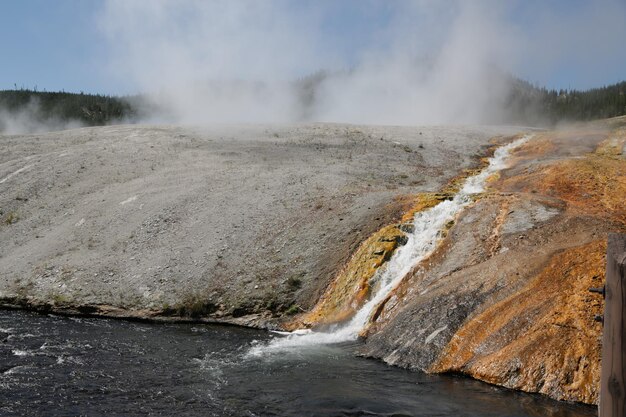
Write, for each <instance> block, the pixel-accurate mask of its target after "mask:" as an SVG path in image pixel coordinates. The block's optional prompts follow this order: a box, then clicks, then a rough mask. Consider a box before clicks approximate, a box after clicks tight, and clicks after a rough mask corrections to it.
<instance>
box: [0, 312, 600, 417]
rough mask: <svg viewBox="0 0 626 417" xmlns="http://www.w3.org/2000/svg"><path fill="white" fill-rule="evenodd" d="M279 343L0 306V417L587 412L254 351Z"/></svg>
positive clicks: (476, 386) (451, 383) (479, 386)
mask: <svg viewBox="0 0 626 417" xmlns="http://www.w3.org/2000/svg"><path fill="white" fill-rule="evenodd" d="M279 337H281V336H280V335H276V334H272V333H268V332H263V331H260V330H253V329H245V328H238V327H230V326H216V325H205V324H162V323H160V324H155V323H144V322H131V321H121V320H113V319H99V318H82V317H64V316H56V315H41V314H36V313H31V312H25V311H10V310H4V311H2V310H0V415H2V416H79V415H85V416H104V415H106V416H143V415H153V416H161V415H163V416H173V415H190V416H194V415H198V416H378V415H380V416H481V417H489V416H502V417H504V416H520V417H521V416H558V417H583V416H595V415H596V409H595V407H590V406H582V405H576V404H568V403H560V402H557V401H553V400H550V399H548V398H545V397H542V396H538V395H530V394H524V393H519V392H513V391H510V390H506V389H503V388H497V387H494V386H490V385H487V384H484V383H480V382H477V381H473V380H470V379H467V378H462V377H456V376H435V375H426V374H423V373H421V372H412V371H407V370H403V369H399V368H395V367H391V366H387V365H385V364H383V363H380V362H378V361H374V360H369V359H364V358H360V357H358V356H356V355H355V354H354V353H355V349H356V348H357V347H358V342H351V343H343V344H330V345H312V346H299V347H294V348H293V349H291V350H283V351H281V352H280V353H278V354H277V353H272V352H269V353H267V354H264V355H258V354H255V355H251V354H250V352H251V350H254V348H255V347H258V346H259V345H266V344H267V343H268V342H269V341H270V339H273V338H279Z"/></svg>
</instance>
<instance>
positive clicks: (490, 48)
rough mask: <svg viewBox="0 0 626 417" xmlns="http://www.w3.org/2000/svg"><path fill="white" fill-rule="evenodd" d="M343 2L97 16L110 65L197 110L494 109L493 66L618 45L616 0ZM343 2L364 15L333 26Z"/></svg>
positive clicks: (161, 102) (157, 6) (132, 7)
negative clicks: (573, 0) (557, 7)
mask: <svg viewBox="0 0 626 417" xmlns="http://www.w3.org/2000/svg"><path fill="white" fill-rule="evenodd" d="M341 3H342V2H334V1H323V0H322V1H317V2H312V1H311V2H287V1H280V0H278V1H227V0H224V1H210V2H209V1H200V0H197V1H196V0H190V1H185V2H177V1H169V0H154V1H150V2H146V1H140V0H109V1H106V2H105V3H104V6H103V9H102V10H101V13H100V15H99V27H100V29H101V30H102V32H103V34H104V36H105V39H106V40H107V45H108V49H109V54H110V58H111V59H110V63H111V64H110V70H111V71H112V73H114V74H116V75H117V77H119V79H120V80H124V81H125V82H126V84H127V85H128V86H132V88H135V89H137V90H139V91H143V92H149V98H150V101H151V102H152V103H151V104H152V105H153V106H157V107H159V108H160V109H161V110H162V112H161V116H157V115H155V116H154V117H155V118H157V119H158V118H159V117H160V118H163V117H164V115H167V116H168V118H169V119H170V121H174V122H179V123H193V124H202V123H213V122H293V121H300V120H316V121H337V122H353V123H373V124H432V123H484V122H499V121H501V120H504V119H505V116H506V115H505V114H503V112H504V111H505V110H504V109H503V102H504V100H505V98H506V96H507V93H508V89H509V84H508V82H507V77H505V76H502V74H507V73H511V74H516V75H517V74H521V75H522V76H523V75H524V74H541V73H542V72H543V73H549V72H550V71H551V70H554V68H555V67H556V66H558V65H560V64H562V63H571V65H572V66H576V68H577V69H578V70H580V71H589V72H592V71H595V70H597V69H598V68H600V67H601V66H603V65H604V66H606V65H610V64H611V62H612V61H611V56H612V54H611V53H607V51H614V53H615V54H619V53H620V52H621V53H624V50H623V48H624V47H623V45H622V42H623V39H626V6H625V5H624V3H623V2H620V1H619V0H611V1H603V2H595V3H593V4H592V3H591V2H590V3H579V2H577V6H578V7H577V8H576V9H577V10H578V11H577V12H575V13H574V12H572V13H570V14H568V15H555V14H554V12H552V11H551V10H550V9H549V8H547V7H546V6H545V5H544V3H543V2H540V1H533V2H522V1H514V2H507V4H506V5H503V4H502V3H503V2H496V1H489V0H486V1H472V2H469V1H449V2H441V1H406V2H393V3H392V5H390V3H388V2H382V1H380V2H377V1H373V0H371V1H360V2H354V3H350V4H351V5H352V9H350V8H349V7H348V8H346V7H345V3H344V5H342V4H341ZM359 6H360V7H359ZM352 13H357V14H359V16H360V17H361V19H360V21H361V22H369V23H370V26H369V27H365V28H360V29H359V30H350V28H344V27H341V26H340V25H341V24H344V23H345V21H346V20H345V19H343V20H342V18H341V16H342V15H343V16H344V17H345V16H349V15H350V14H352ZM368 13H369V15H368ZM516 14H517V15H516ZM513 15H516V17H517V18H516V19H513V18H512V16H513ZM381 22H382V23H381ZM514 22H517V23H514ZM522 26H523V27H522ZM607 28H610V29H607ZM357 34H358V35H359V36H360V38H359V39H351V40H347V39H346V38H347V37H348V36H355V35H357ZM583 57H584V59H583ZM607 57H608V58H607ZM307 76H308V77H307ZM298 80H299V81H298ZM531 81H533V80H532V79H531Z"/></svg>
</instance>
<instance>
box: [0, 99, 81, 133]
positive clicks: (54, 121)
mask: <svg viewBox="0 0 626 417" xmlns="http://www.w3.org/2000/svg"><path fill="white" fill-rule="evenodd" d="M44 113H45V112H43V111H42V109H41V105H40V104H39V100H38V99H37V98H36V97H32V98H31V99H30V100H29V101H28V103H27V104H26V105H25V106H23V107H20V108H17V109H14V110H9V109H6V108H2V107H0V134H5V135H15V134H23V133H42V132H50V131H55V130H65V129H74V128H78V127H82V126H83V124H82V123H81V122H80V121H78V120H63V119H61V118H59V117H55V116H48V115H44Z"/></svg>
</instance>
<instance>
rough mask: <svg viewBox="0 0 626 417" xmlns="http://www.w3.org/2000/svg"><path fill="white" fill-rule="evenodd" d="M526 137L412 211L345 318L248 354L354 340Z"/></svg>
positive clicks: (254, 349) (280, 339)
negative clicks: (370, 289)
mask: <svg viewBox="0 0 626 417" xmlns="http://www.w3.org/2000/svg"><path fill="white" fill-rule="evenodd" d="M529 138H530V137H529V136H524V137H522V138H520V139H517V140H515V141H513V142H511V143H509V144H507V145H504V146H501V147H499V148H498V149H496V151H495V152H494V155H493V157H491V158H489V163H488V165H487V167H486V168H484V169H483V170H482V171H481V172H480V173H478V174H476V175H473V176H471V177H468V178H467V179H466V180H465V182H464V184H463V186H462V187H461V189H460V190H459V192H458V193H457V194H456V195H455V196H454V197H453V198H452V199H451V200H445V201H442V202H441V203H439V204H437V205H436V206H434V207H431V208H429V209H427V210H424V211H421V212H418V213H416V214H415V217H414V218H413V225H414V230H413V232H412V233H409V234H408V241H407V243H406V245H404V246H401V247H399V248H398V249H396V251H395V252H394V254H393V256H392V257H391V259H389V261H387V263H385V264H384V265H383V266H381V267H380V268H379V269H378V271H377V272H376V274H375V275H374V277H373V281H375V282H376V286H375V287H376V288H377V290H375V292H374V294H373V295H372V296H371V298H370V299H369V300H368V301H367V302H366V303H365V304H363V306H362V307H361V308H360V309H359V310H358V311H357V312H356V314H355V315H354V316H353V317H352V318H351V319H350V320H349V321H347V322H345V323H339V324H336V325H334V326H331V327H330V328H329V329H327V330H325V331H320V332H314V331H311V330H296V331H294V332H291V333H286V335H285V336H284V337H279V338H275V339H273V340H272V341H270V342H269V343H267V344H264V345H258V346H254V347H253V348H252V349H251V350H250V352H249V355H253V356H257V355H262V354H264V353H269V352H272V351H283V350H285V349H289V348H293V347H298V346H309V345H320V344H330V343H340V342H347V341H351V340H356V339H357V338H358V336H359V333H360V332H361V330H363V329H364V328H365V327H366V326H367V324H368V322H369V320H370V316H371V314H372V312H373V311H374V310H375V309H376V307H377V306H378V305H379V304H380V303H381V302H382V301H383V300H385V298H387V296H388V295H389V294H390V293H391V292H392V291H393V290H394V288H396V287H397V286H398V284H400V282H401V281H402V279H403V278H404V277H405V276H406V275H407V274H408V273H409V272H410V271H411V269H412V268H413V267H414V266H415V265H417V264H418V263H419V262H420V261H422V260H423V259H425V258H426V257H428V256H429V255H430V254H431V253H433V251H434V250H435V249H436V248H437V245H438V244H439V242H440V241H441V239H442V238H443V231H444V229H445V226H446V224H447V223H448V222H450V221H452V220H454V219H455V218H456V216H457V215H458V214H459V213H460V212H461V211H462V210H463V208H465V207H466V206H468V205H469V204H470V203H471V202H472V196H473V195H475V194H479V193H482V192H483V191H484V190H485V186H486V183H487V179H488V178H489V177H490V176H491V175H493V174H494V173H496V172H498V171H500V170H501V169H503V168H506V159H507V157H508V156H509V153H510V152H511V150H512V149H514V148H516V147H518V146H519V145H521V144H522V143H524V142H526V141H527V140H528V139H529Z"/></svg>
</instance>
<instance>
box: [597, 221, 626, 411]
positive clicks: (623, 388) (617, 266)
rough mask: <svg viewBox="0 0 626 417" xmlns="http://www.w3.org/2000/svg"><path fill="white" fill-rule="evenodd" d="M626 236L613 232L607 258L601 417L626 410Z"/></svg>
mask: <svg viewBox="0 0 626 417" xmlns="http://www.w3.org/2000/svg"><path fill="white" fill-rule="evenodd" d="M625 334H626V235H623V234H615V233H612V234H610V235H609V242H608V248H607V256H606V299H605V303H604V330H603V334H602V375H601V377H600V406H599V415H600V417H624V416H625V411H626V384H625V375H626V345H625V344H624V342H625V341H624V335H625Z"/></svg>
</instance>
